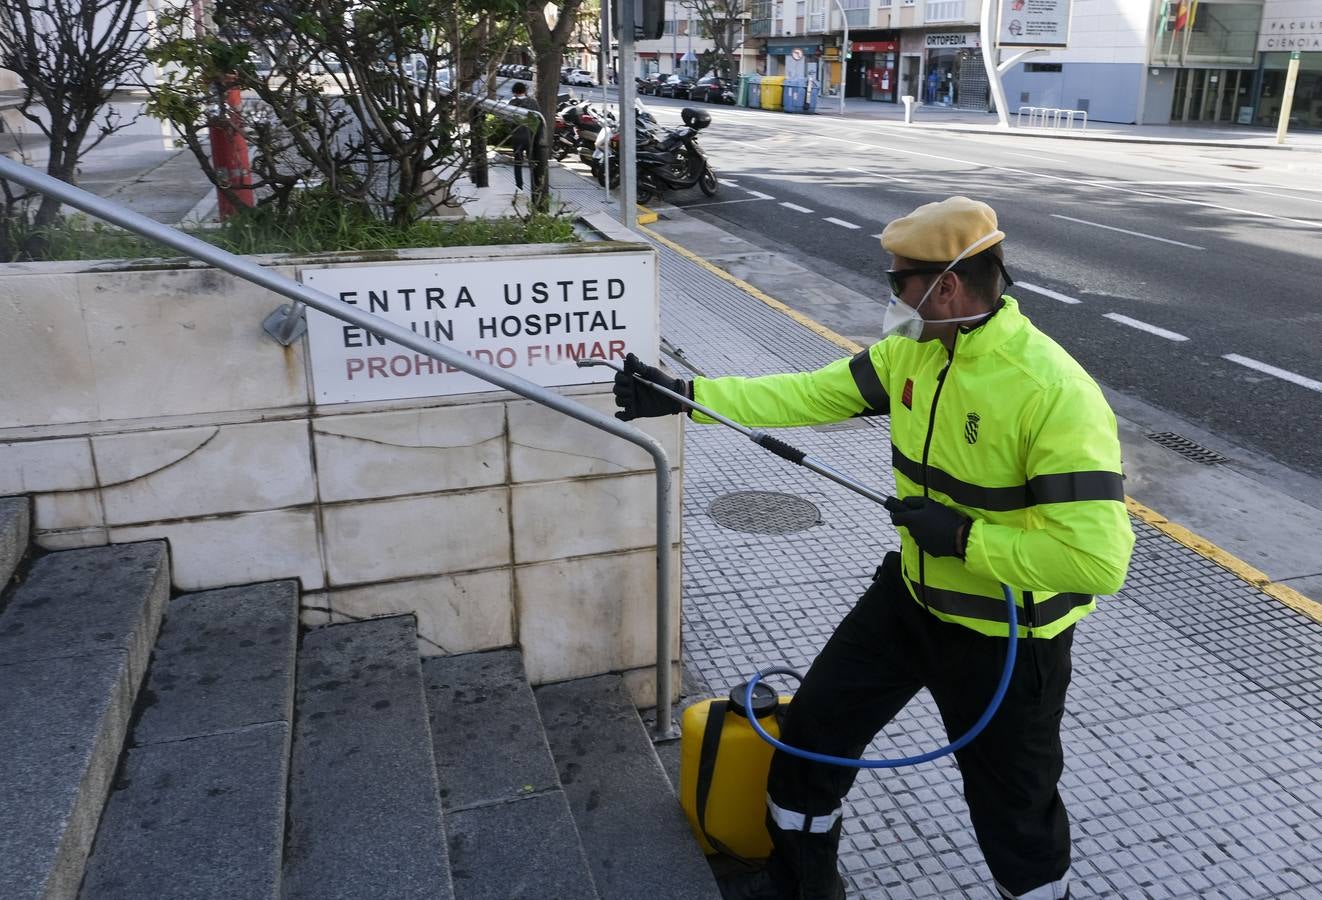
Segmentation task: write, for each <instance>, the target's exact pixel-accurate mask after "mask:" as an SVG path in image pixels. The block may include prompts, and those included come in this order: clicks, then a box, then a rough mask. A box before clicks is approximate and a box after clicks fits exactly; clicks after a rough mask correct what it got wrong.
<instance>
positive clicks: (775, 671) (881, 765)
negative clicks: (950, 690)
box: [744, 584, 1019, 769]
mask: <svg viewBox="0 0 1322 900" xmlns="http://www.w3.org/2000/svg"><path fill="white" fill-rule="evenodd" d="M1001 591H1002V592H1003V593H1004V594H1005V605H1006V606H1007V607H1008V615H1007V617H1008V619H1009V621H1010V634H1009V641H1008V642H1007V643H1006V645H1005V668H1004V669H1002V670H1001V680H1000V682H999V683H998V684H997V685H996V693H994V694H992V698H991V702H990V703H988V704H987V708H986V709H985V710H983V711H982V715H981V716H980V717H979V718H978V721H976V722H974V723H973V727H971V728H970V729H969V730H968V731H966V732H964V734H962V735H960V736H959V737H958V738H957V739H956V740H954V741H952V742H951V743H949V744H947V745H946V746H944V747H941V748H940V749H938V750H931V751H929V752H927V753H920V754H918V755H917V756H905V757H902V758H901V759H850V758H849V757H847V756H829V755H828V754H825V753H814V752H813V751H811V750H803V749H801V748H799V747H791V746H790V745H789V744H784V743H781V742H780V741H778V740H776V739H775V738H773V737H772V736H771V735H769V734H767V732H766V729H764V728H763V727H762V725H761V723H760V722H758V721H757V715H756V714H755V713H754V712H753V709H754V707H753V689H754V688H756V687H757V685H758V682H759V681H761V680H762V677H763V676H765V675H796V676H797V675H798V673H797V672H795V671H794V670H793V669H786V668H781V667H776V668H771V669H763V670H762V671H761V672H758V673H757V674H756V675H754V676H753V678H752V679H751V680H750V681H749V682H748V684H747V685H745V686H744V709H746V710H748V721H749V723H750V724H751V725H752V726H753V730H754V731H756V732H757V736H758V737H760V738H761V739H762V740H764V741H766V742H767V743H768V744H770V745H771V746H773V747H775V748H776V749H777V750H780V751H781V752H783V753H788V754H790V755H791V756H798V757H801V758H803V759H809V760H812V761H813V762H819V763H827V764H828V765H832V766H847V767H849V768H851V769H898V768H900V767H901V766H916V765H918V764H919V763H925V762H931V761H932V760H934V759H940V758H941V757H943V756H946V755H948V754H951V753H954V752H955V751H956V750H961V749H963V748H964V746H965V745H966V744H968V743H969V742H970V741H972V740H973V739H974V738H975V737H977V736H978V735H979V734H981V733H982V729H984V728H986V727H987V723H988V722H990V721H991V718H992V716H994V715H996V710H998V709H1000V706H1001V701H1002V700H1004V699H1005V691H1006V689H1007V688H1009V687H1010V676H1011V675H1012V674H1013V673H1014V659H1015V653H1016V650H1017V647H1018V644H1019V617H1018V616H1017V615H1016V612H1015V607H1014V594H1013V593H1012V592H1011V591H1010V588H1009V586H1007V585H1004V584H1003V585H1001Z"/></svg>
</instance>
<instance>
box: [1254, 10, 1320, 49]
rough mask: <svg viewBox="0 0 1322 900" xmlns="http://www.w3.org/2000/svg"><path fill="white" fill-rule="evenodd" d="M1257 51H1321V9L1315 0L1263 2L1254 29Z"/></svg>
mask: <svg viewBox="0 0 1322 900" xmlns="http://www.w3.org/2000/svg"><path fill="white" fill-rule="evenodd" d="M1258 50H1259V51H1260V52H1263V53H1272V52H1280V51H1282V50H1284V51H1295V50H1301V51H1305V52H1307V51H1313V52H1322V8H1319V6H1318V3H1317V0H1267V2H1266V3H1264V4H1263V7H1262V27H1261V28H1259V29H1258Z"/></svg>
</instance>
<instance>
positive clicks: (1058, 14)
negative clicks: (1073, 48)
mask: <svg viewBox="0 0 1322 900" xmlns="http://www.w3.org/2000/svg"><path fill="white" fill-rule="evenodd" d="M1071 4H1072V0H1000V5H1001V19H1000V22H1001V29H1000V32H999V34H998V35H997V38H996V43H997V44H999V45H1000V46H1002V47H1064V46H1067V45H1068V43H1069V36H1070V10H1071Z"/></svg>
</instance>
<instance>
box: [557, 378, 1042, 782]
mask: <svg viewBox="0 0 1322 900" xmlns="http://www.w3.org/2000/svg"><path fill="white" fill-rule="evenodd" d="M576 362H577V364H578V366H579V368H586V367H588V366H606V367H608V368H611V369H614V370H615V371H616V372H619V373H620V374H622V375H623V374H626V373H625V370H624V366H622V365H620V364H619V363H617V362H614V361H612V360H608V359H595V358H593V359H580V360H577V361H576ZM632 374H633V377H634V378H635V379H637V380H638V382H639V383H640V384H645V385H647V386H648V387H649V388H651V389H652V390H654V391H657V392H659V393H661V394H664V395H665V396H667V397H670V398H671V399H672V400H676V401H678V402H679V403H680V404H681V405H683V406H686V407H688V408H689V409H693V410H697V411H698V412H700V413H702V414H703V415H704V416H707V417H709V418H711V419H712V420H714V421H716V422H720V423H721V424H722V425H725V426H727V427H729V428H733V429H734V430H735V431H737V432H739V433H740V434H742V435H744V436H745V437H747V438H748V439H749V440H751V441H752V442H753V443H754V444H757V445H758V446H759V447H761V448H762V449H764V450H767V451H770V452H771V453H774V454H776V455H777V456H779V457H780V458H781V459H785V460H788V461H789V462H792V463H794V464H795V465H798V466H803V467H804V468H805V469H808V470H810V471H813V472H816V473H817V474H818V475H822V476H824V477H826V478H829V479H831V480H832V481H834V482H835V483H836V484H838V485H840V486H841V487H846V488H848V489H849V490H851V491H853V492H854V493H856V494H860V495H862V496H864V497H867V498H868V499H869V500H871V501H872V502H873V503H879V504H881V505H882V506H883V507H885V508H886V509H887V510H888V511H891V512H895V511H896V509H897V508H898V507H899V505H900V501H899V500H897V499H896V498H894V497H891V496H888V495H886V494H882V493H879V492H877V491H874V490H873V489H872V488H870V487H868V486H867V485H865V484H863V483H862V482H861V481H859V480H858V479H856V478H853V477H851V476H849V475H846V474H844V473H843V472H840V471H838V470H837V469H835V468H832V467H831V466H829V465H827V464H826V463H824V462H822V461H820V460H818V459H815V458H814V457H812V456H809V455H808V454H807V453H804V452H803V451H802V450H800V449H798V448H797V447H794V446H792V445H790V444H787V443H785V442H784V441H782V440H779V439H778V438H774V437H772V436H771V435H769V434H767V433H766V432H765V431H761V430H759V429H756V428H748V427H747V426H745V425H741V424H739V423H738V422H736V421H734V420H733V419H730V418H728V417H726V416H723V415H721V414H720V413H718V412H716V411H715V410H713V409H709V408H707V407H706V406H703V405H702V404H701V403H698V402H696V401H694V400H690V399H689V398H688V397H686V396H684V395H683V394H681V393H679V392H678V391H672V390H671V389H670V388H668V387H666V386H664V385H660V384H657V383H656V382H655V381H650V380H648V379H646V378H643V377H642V376H641V375H639V374H638V373H636V372H635V373H632ZM1001 592H1002V593H1003V594H1004V596H1005V605H1006V619H1007V621H1008V622H1009V631H1008V634H1009V637H1008V639H1007V641H1006V645H1005V667H1004V668H1003V669H1002V670H1001V678H1000V681H999V682H997V685H996V691H995V693H993V694H992V698H991V701H990V702H989V703H988V704H987V708H986V709H985V710H983V712H982V715H981V716H979V717H978V721H976V722H974V723H973V725H972V727H970V728H969V730H968V731H966V732H964V734H962V735H960V736H959V737H958V738H956V739H955V740H953V741H951V742H950V743H949V744H947V745H946V746H944V747H941V748H939V749H936V750H931V751H929V752H927V753H920V754H918V755H916V756H905V757H901V758H899V759H851V758H849V757H846V756H831V755H829V754H825V753H814V752H813V751H811V750H804V749H802V748H800V747H792V746H790V745H789V744H786V743H784V742H782V741H778V740H776V739H775V738H774V737H772V736H771V735H770V734H768V733H767V732H766V730H765V729H764V728H763V727H762V725H761V723H759V722H758V721H757V716H756V715H753V714H752V710H753V709H754V706H753V691H754V689H756V688H757V687H758V685H759V683H760V682H761V680H762V678H763V677H764V676H767V675H791V676H794V677H795V678H801V676H800V675H799V673H798V672H796V671H794V670H793V669H789V668H786V667H783V666H775V667H772V668H769V669H763V670H762V671H760V672H758V673H757V674H756V675H754V676H753V677H752V678H751V679H750V680H749V681H748V683H747V684H745V685H744V697H743V700H744V709H746V710H748V711H749V713H750V714H749V716H748V722H749V724H750V725H752V726H753V730H754V731H755V732H757V735H758V737H760V738H762V740H764V741H766V742H767V743H768V744H770V745H771V746H773V747H775V748H776V749H777V750H781V751H783V752H785V753H788V754H790V755H791V756H798V757H801V758H803V759H809V760H813V761H814V762H820V763H827V764H829V765H833V766H846V767H849V768H857V769H896V768H900V767H901V766H912V765H917V764H918V763H924V762H930V761H931V760H934V759H939V758H940V757H942V756H946V755H948V754H951V753H954V752H955V751H957V750H959V749H961V748H963V747H964V746H966V745H967V744H968V743H969V742H970V741H972V740H973V739H974V738H975V737H977V736H978V735H979V734H980V733H981V732H982V730H983V729H984V728H986V727H987V723H988V722H990V721H991V718H992V716H994V715H995V714H996V710H997V709H999V708H1000V706H1001V700H1003V699H1004V698H1005V692H1006V689H1007V688H1008V687H1009V686H1010V676H1011V674H1012V673H1013V672H1014V661H1015V655H1016V651H1017V648H1018V644H1019V620H1018V616H1017V610H1016V609H1015V604H1014V593H1013V592H1012V591H1011V590H1010V587H1009V585H1006V584H1002V585H1001Z"/></svg>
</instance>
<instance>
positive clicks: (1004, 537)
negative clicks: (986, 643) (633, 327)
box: [693, 296, 1134, 638]
mask: <svg viewBox="0 0 1322 900" xmlns="http://www.w3.org/2000/svg"><path fill="white" fill-rule="evenodd" d="M693 393H694V399H695V400H696V401H698V402H699V403H701V404H703V405H705V406H708V407H710V408H712V409H714V410H715V411H717V412H719V413H722V414H723V415H726V416H728V417H730V418H732V419H735V420H736V421H739V422H741V423H743V424H744V425H747V426H749V427H785V426H793V425H818V424H823V423H827V422H836V421H840V420H841V419H847V418H850V417H853V416H860V415H882V414H889V415H890V418H891V444H892V452H891V465H892V468H893V470H894V473H895V486H896V490H895V493H896V496H898V497H908V496H914V495H925V496H929V497H931V498H932V499H934V500H937V501H939V502H941V503H944V504H946V505H947V506H950V507H953V508H955V509H958V510H960V511H961V512H963V513H964V514H965V515H967V516H969V517H970V518H971V519H972V520H973V525H972V527H971V528H970V530H969V535H968V543H967V547H966V553H965V559H963V560H960V559H956V558H954V557H932V556H928V555H927V554H924V553H922V552H921V551H919V549H918V546H917V545H916V544H915V543H914V541H913V539H912V538H911V537H910V536H909V533H908V529H901V530H900V551H901V557H902V559H903V563H904V576H905V580H906V581H907V582H908V584H909V588H910V590H911V592H912V593H913V595H914V597H915V599H916V600H918V601H919V602H921V603H923V604H924V605H925V606H926V607H927V609H928V610H929V611H930V612H931V613H932V614H933V615H935V616H937V617H938V618H940V619H943V620H945V621H948V622H957V623H959V624H961V625H965V626H967V627H969V628H972V629H974V630H975V631H978V632H981V633H983V634H989V635H1001V636H1004V635H1005V634H1006V633H1007V630H1008V629H1007V624H1006V615H1005V613H1006V609H1005V599H1004V596H1003V595H1002V593H1001V587H1000V585H1001V583H1005V584H1008V585H1010V587H1011V588H1012V589H1013V590H1014V593H1015V601H1016V603H1017V605H1018V606H1019V607H1020V609H1019V612H1018V616H1019V623H1020V628H1019V633H1020V635H1021V636H1024V637H1039V638H1050V637H1053V636H1054V635H1056V634H1058V633H1060V632H1061V631H1063V630H1064V629H1065V628H1067V627H1069V626H1070V625H1072V624H1074V623H1075V622H1077V621H1078V620H1079V619H1081V618H1083V617H1084V616H1085V615H1087V614H1088V613H1089V612H1091V611H1092V610H1093V609H1095V608H1096V603H1095V601H1094V599H1093V596H1092V595H1094V594H1111V593H1114V592H1115V591H1117V590H1119V589H1120V585H1121V584H1122V583H1123V582H1124V577H1125V572H1126V570H1127V569H1128V567H1129V557H1130V553H1131V551H1132V550H1133V546H1134V532H1133V528H1132V527H1131V525H1130V522H1129V515H1128V513H1127V512H1126V509H1125V498H1124V487H1123V480H1122V476H1121V468H1120V441H1119V438H1118V436H1117V434H1116V423H1115V415H1114V414H1113V413H1112V412H1111V408H1110V406H1108V405H1107V403H1106V400H1105V398H1104V397H1103V396H1102V392H1101V390H1100V389H1099V388H1098V387H1097V384H1096V382H1094V381H1093V380H1092V378H1090V377H1089V376H1088V374H1087V373H1086V372H1084V370H1083V368H1082V367H1081V366H1080V365H1079V364H1078V363H1077V362H1075V361H1074V359H1073V358H1072V357H1071V356H1070V355H1069V354H1068V353H1066V352H1065V351H1064V350H1063V349H1062V348H1061V347H1060V345H1058V344H1057V343H1056V342H1055V341H1053V340H1052V339H1051V338H1049V337H1047V336H1046V335H1045V334H1043V333H1042V332H1040V331H1038V330H1037V328H1035V327H1034V326H1033V324H1032V323H1031V322H1029V321H1028V319H1027V318H1025V317H1024V315H1023V314H1022V313H1021V312H1020V311H1019V305H1018V303H1017V302H1016V301H1015V300H1014V299H1013V298H1012V297H1008V296H1007V297H1005V298H1003V305H1002V306H1001V308H1000V309H999V310H998V311H997V312H996V313H995V314H994V315H992V316H991V318H989V319H986V320H984V322H983V323H982V324H980V325H978V326H977V327H975V328H970V329H964V328H961V329H960V332H959V334H958V336H957V338H956V340H955V345H954V352H953V353H951V354H948V353H947V352H946V348H945V347H944V346H943V345H942V343H941V342H940V341H926V342H922V343H919V342H916V341H911V340H908V339H906V338H900V337H894V338H889V339H887V340H884V341H880V342H878V343H876V344H873V345H872V346H871V347H870V348H868V349H867V350H864V351H862V352H861V353H859V354H858V355H857V356H855V357H854V358H852V359H841V360H837V361H836V362H833V363H831V364H829V365H827V366H825V367H823V368H821V369H818V370H817V371H815V372H803V373H791V374H783V375H767V376H763V377H760V378H739V377H727V378H714V379H708V378H697V379H695V380H694V385H693ZM693 418H694V420H695V421H699V422H710V421H711V420H710V419H707V418H706V417H705V416H703V415H702V414H700V413H697V412H695V413H693ZM877 514H878V515H885V513H884V512H883V511H881V510H878V512H877Z"/></svg>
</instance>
